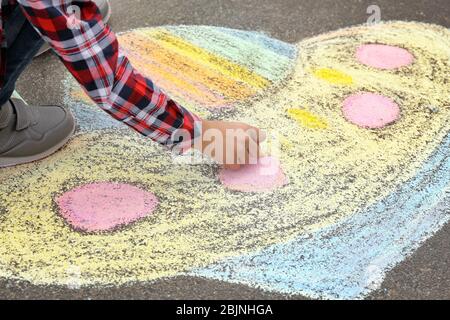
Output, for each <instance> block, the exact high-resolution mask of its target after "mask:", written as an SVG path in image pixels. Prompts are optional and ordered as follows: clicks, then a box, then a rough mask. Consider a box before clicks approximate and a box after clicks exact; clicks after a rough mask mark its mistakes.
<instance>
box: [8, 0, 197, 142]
mask: <svg viewBox="0 0 450 320" xmlns="http://www.w3.org/2000/svg"><path fill="white" fill-rule="evenodd" d="M6 2H7V4H5V1H3V2H2V6H1V8H0V16H1V17H2V18H3V19H2V20H0V40H1V39H4V30H3V28H2V25H3V24H2V21H4V19H6V18H7V16H6V14H5V13H7V12H10V11H11V10H10V6H17V5H20V6H21V8H22V10H23V12H24V14H25V16H26V18H27V19H28V21H29V22H30V23H31V24H32V25H33V26H34V27H35V29H36V30H37V31H38V32H39V34H40V35H41V36H42V38H43V39H44V40H45V41H46V42H48V43H49V44H50V45H51V47H52V48H53V49H54V51H55V52H56V54H57V55H58V56H59V58H60V59H61V61H62V62H63V63H64V65H65V66H66V68H67V69H68V70H69V71H70V73H71V74H72V75H73V76H74V77H75V78H76V80H77V81H78V82H79V83H80V84H81V86H82V87H83V88H84V90H85V92H86V93H87V94H88V95H89V96H90V98H91V99H92V100H93V101H94V102H95V103H96V104H97V105H98V106H99V107H100V108H102V109H103V110H105V111H106V112H107V113H109V114H110V115H111V116H112V117H114V118H115V119H117V120H120V121H122V122H124V123H125V124H127V125H128V126H130V127H131V128H133V129H135V130H136V131H138V132H140V133H141V134H143V135H145V136H148V137H150V138H151V139H152V140H154V141H156V142H159V143H160V144H162V145H165V146H167V147H169V148H171V149H172V148H173V147H175V146H179V145H180V142H183V146H184V147H186V146H187V145H188V144H190V142H189V141H190V139H193V138H195V135H198V131H199V130H198V128H197V130H196V123H197V122H198V121H199V120H200V119H199V118H198V117H197V116H196V115H194V114H193V113H191V112H189V111H188V110H186V109H184V108H183V107H182V106H180V105H179V104H177V103H176V102H175V101H173V100H171V99H170V98H169V97H168V96H167V95H165V94H164V93H163V92H162V91H161V90H160V89H159V88H158V87H157V86H156V85H155V84H154V83H153V82H152V81H151V80H150V79H148V78H146V77H144V76H143V75H142V74H140V73H139V72H138V71H137V70H135V69H134V68H133V66H132V65H131V63H130V61H129V60H128V58H127V57H126V56H125V55H123V54H122V52H121V50H120V46H119V43H118V41H117V38H116V36H115V35H114V33H113V32H112V31H111V29H110V28H109V27H108V26H106V25H105V24H104V23H103V22H102V19H101V15H100V11H99V9H98V8H97V6H96V4H95V3H94V2H93V1H89V0H82V1H72V0H16V1H14V0H13V1H9V0H8V1H6ZM5 7H8V8H5ZM75 9H76V10H75ZM3 57H4V55H2V56H1V57H0V58H1V59H2V61H1V62H2V64H3V65H5V63H7V62H6V61H4V60H5V59H3ZM0 71H3V72H4V69H3V68H2V69H1V70H0ZM3 76H4V73H3ZM1 77H2V74H1V73H0V78H1ZM180 131H182V132H183V133H182V134H180V133H179V132H180ZM188 137H189V139H188ZM183 140H184V141H183Z"/></svg>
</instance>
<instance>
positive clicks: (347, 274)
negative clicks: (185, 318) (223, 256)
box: [189, 134, 450, 299]
mask: <svg viewBox="0 0 450 320" xmlns="http://www.w3.org/2000/svg"><path fill="white" fill-rule="evenodd" d="M449 205H450V134H449V135H448V136H447V137H446V138H445V139H444V141H443V142H442V144H441V146H440V147H439V148H438V150H436V151H435V152H434V153H433V154H432V156H431V157H430V158H429V159H428V161H427V162H426V163H425V164H424V165H423V166H422V168H421V169H420V170H419V172H418V173H417V175H416V176H415V177H414V178H412V179H411V180H410V181H408V182H407V183H405V184H404V185H402V186H401V187H399V188H398V190H396V191H395V192H393V193H392V194H390V195H389V196H388V197H386V198H385V199H383V200H382V201H381V202H379V203H376V204H374V205H372V206H370V207H368V208H367V209H366V210H364V211H361V212H358V213H356V214H354V215H353V216H352V217H350V218H348V219H346V220H344V221H342V222H340V223H338V224H335V225H333V226H329V227H327V228H324V229H322V230H320V231H318V232H316V233H312V234H310V235H305V236H302V237H299V238H297V239H295V240H293V241H290V242H287V243H284V244H277V245H273V246H270V247H268V248H266V249H263V250H261V251H259V252H257V253H254V254H249V255H243V256H239V257H236V258H230V259H228V260H224V261H222V262H219V263H217V264H214V265H211V266H209V267H206V268H204V269H200V270H194V271H192V272H190V273H189V274H190V275H193V276H203V277H207V278H213V279H219V280H224V281H228V282H233V283H242V284H247V285H250V286H253V287H260V288H263V289H266V290H270V291H278V292H282V293H286V294H303V295H306V296H309V297H314V298H328V299H357V298H363V297H364V296H365V295H367V294H368V293H370V292H371V291H372V290H374V289H376V288H378V287H379V285H380V284H381V282H382V280H383V278H384V275H385V274H386V272H387V271H388V270H389V269H391V268H392V267H393V266H395V264H397V263H399V262H401V261H402V260H403V259H404V258H405V257H406V256H407V255H408V254H410V253H412V252H413V250H415V249H417V248H418V247H419V245H420V244H421V243H422V242H423V241H424V240H426V239H427V238H429V237H431V236H432V234H433V233H434V232H436V231H437V230H439V229H440V228H441V227H442V226H443V225H444V224H445V223H447V222H448V221H449V220H450V210H449V207H450V206H449Z"/></svg>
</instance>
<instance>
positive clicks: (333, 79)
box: [314, 68, 353, 85]
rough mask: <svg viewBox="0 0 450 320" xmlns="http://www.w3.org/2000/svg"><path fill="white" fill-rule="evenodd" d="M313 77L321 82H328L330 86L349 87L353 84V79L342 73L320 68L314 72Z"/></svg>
mask: <svg viewBox="0 0 450 320" xmlns="http://www.w3.org/2000/svg"><path fill="white" fill-rule="evenodd" d="M314 75H315V76H316V77H317V78H319V79H322V80H325V81H327V82H330V83H332V84H341V85H351V84H353V78H352V77H351V76H349V75H348V74H345V73H344V72H341V71H339V70H336V69H329V68H321V69H317V70H316V71H315V72H314Z"/></svg>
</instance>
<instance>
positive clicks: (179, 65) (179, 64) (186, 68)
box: [121, 32, 256, 104]
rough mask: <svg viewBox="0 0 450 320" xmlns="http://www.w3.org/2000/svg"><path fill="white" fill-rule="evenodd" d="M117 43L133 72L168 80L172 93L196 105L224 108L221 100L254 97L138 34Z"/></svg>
mask: <svg viewBox="0 0 450 320" xmlns="http://www.w3.org/2000/svg"><path fill="white" fill-rule="evenodd" d="M121 43H122V46H123V47H125V48H128V49H129V56H130V59H131V61H132V63H133V64H134V65H135V67H136V68H138V69H139V70H142V72H144V73H145V74H147V75H148V76H149V77H156V78H158V79H161V78H163V79H166V80H168V82H169V83H172V84H173V85H175V86H176V88H174V89H173V90H174V91H181V92H186V93H188V94H193V95H195V96H196V97H197V100H198V101H199V102H203V101H205V100H206V101H210V102H216V103H217V104H224V103H225V100H236V99H243V98H246V97H248V96H250V95H253V94H255V93H256V91H255V89H254V88H251V87H249V86H246V85H245V84H242V83H237V82H236V81H235V80H233V79H230V78H229V77H224V76H223V75H222V74H221V73H219V72H218V71H216V70H215V69H212V68H207V67H205V66H204V65H201V64H199V62H198V61H196V60H190V59H186V57H184V56H182V55H180V54H177V53H174V52H173V51H172V50H169V49H166V48H165V47H163V46H161V45H159V44H157V43H155V42H154V41H152V39H151V38H148V37H144V36H143V35H141V34H139V33H138V32H136V33H133V34H130V35H128V36H127V37H124V38H123V39H121ZM155 73H156V74H155ZM202 87H203V90H202V89H201V88H202ZM215 93H217V94H219V95H221V96H222V97H223V99H219V97H218V96H217V95H215Z"/></svg>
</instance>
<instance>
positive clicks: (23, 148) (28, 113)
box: [0, 99, 75, 168]
mask: <svg viewBox="0 0 450 320" xmlns="http://www.w3.org/2000/svg"><path fill="white" fill-rule="evenodd" d="M74 131H75V120H74V118H73V116H72V114H71V113H70V111H67V110H65V109H64V108H62V107H58V106H42V107H30V106H27V105H26V104H25V102H24V101H22V100H20V99H11V100H10V101H9V102H7V103H6V104H4V105H3V106H2V108H1V109H0V168H4V167H10V166H15V165H19V164H23V163H28V162H32V161H36V160H40V159H43V158H45V157H47V156H49V155H51V154H52V153H54V152H56V151H57V150H59V149H60V148H61V147H62V146H64V145H65V144H66V143H67V141H68V140H69V138H70V137H71V136H72V134H73V132H74Z"/></svg>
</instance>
